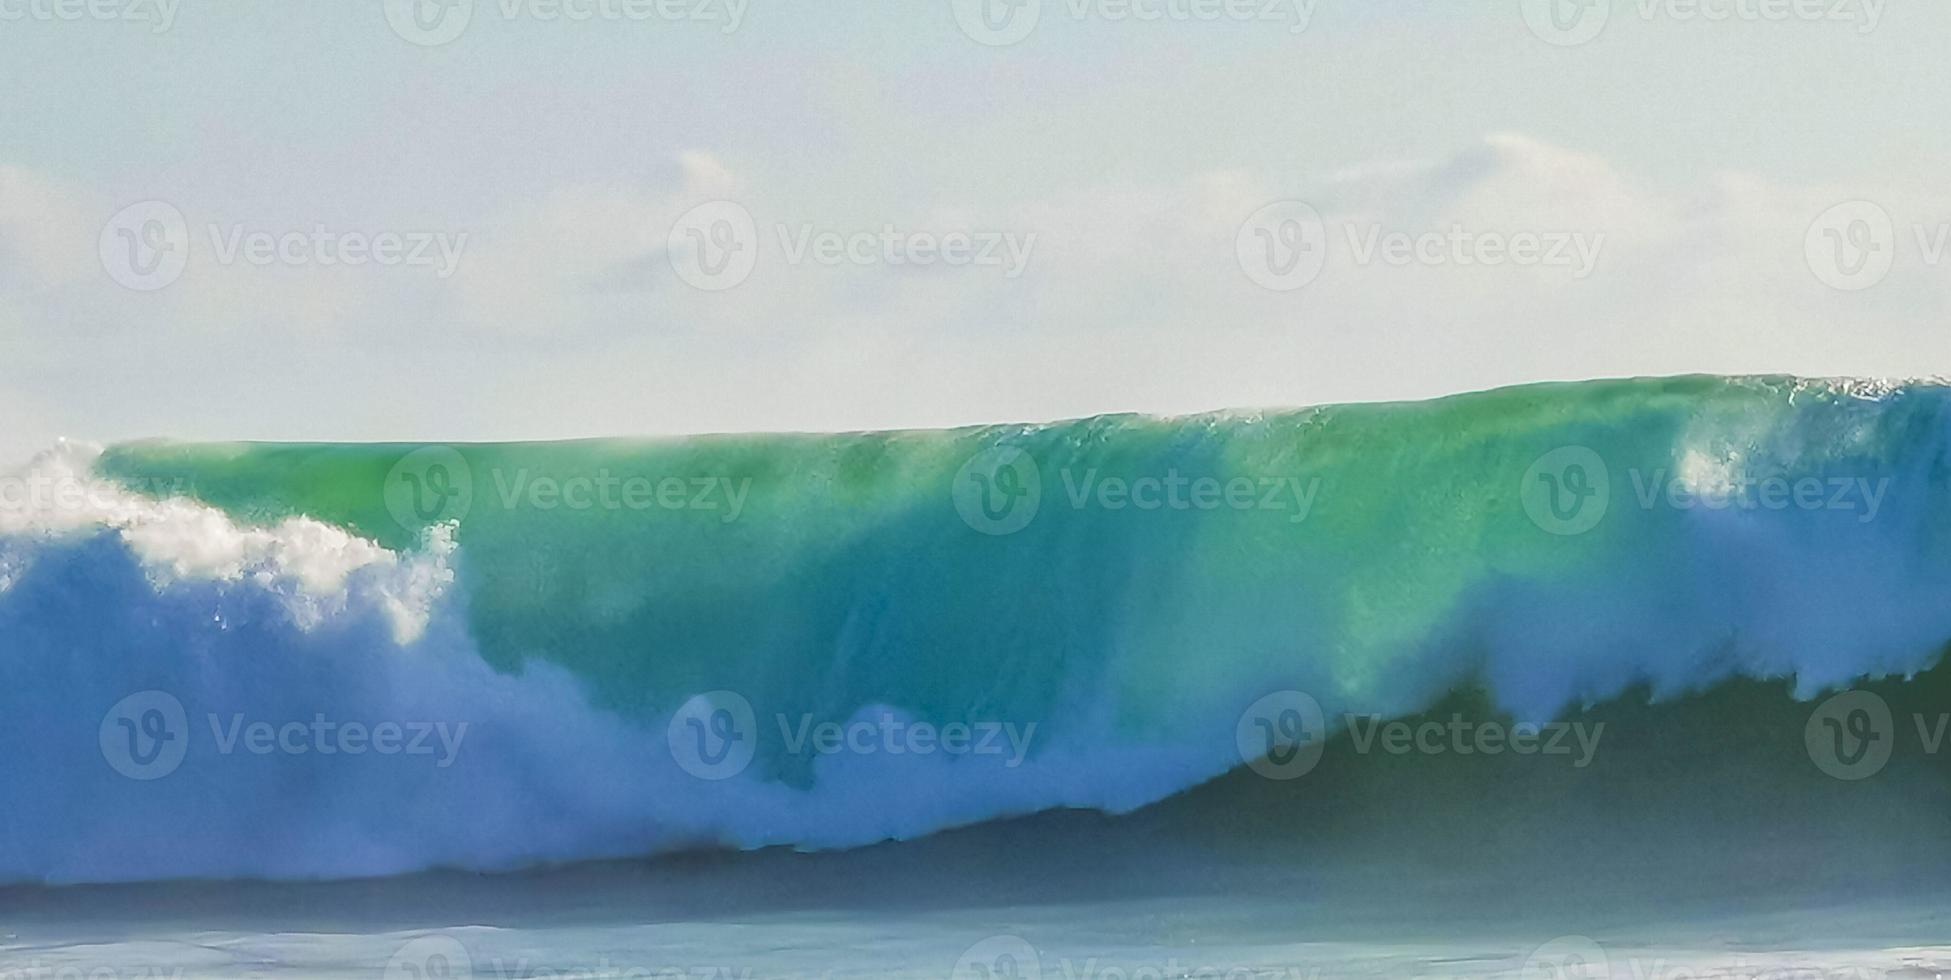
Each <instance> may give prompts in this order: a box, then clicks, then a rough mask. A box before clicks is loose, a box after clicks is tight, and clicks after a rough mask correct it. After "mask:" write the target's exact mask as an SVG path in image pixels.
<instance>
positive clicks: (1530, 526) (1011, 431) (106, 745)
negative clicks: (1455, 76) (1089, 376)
mask: <svg viewBox="0 0 1951 980" xmlns="http://www.w3.org/2000/svg"><path fill="white" fill-rule="evenodd" d="M1945 406H1946V402H1945V389H1944V388H1943V387H1941V386H1938V385H1935V384H1927V383H1918V384H1873V383H1841V382H1809V381H1801V380H1796V379H1767V378H1762V379H1756V378H1745V379H1741V378H1737V379H1723V378H1705V377H1696V378H1678V379H1656V380H1641V381H1626V382H1592V383H1585V384H1573V385H1548V386H1535V387H1530V388H1521V389H1511V390H1505V391H1497V392H1488V393H1483V394H1479V395H1469V396H1459V397H1455V398H1450V399H1442V400H1438V401H1435V402H1427V403H1412V404H1401V405H1368V406H1340V407H1326V408H1314V409H1303V410H1293V411H1286V412H1261V413H1233V414H1222V415H1209V416H1195V417H1187V418H1176V419H1154V418H1143V417H1135V416H1117V417H1106V418H1098V419H1086V420H1080V421H1075V422H1063V423H1052V424H1046V425H1009V426H991V427H982V428H972V429H962V430H955V431H945V432H890V433H861V434H851V435H833V436H815V435H798V436H737V437H732V436H725V437H706V438H696V439H684V440H659V441H644V442H635V441H617V440H606V441H590V442H579V443H549V444H504V445H455V446H417V445H384V446H365V445H329V444H308V445H270V444H265V445H196V444H174V443H141V444H133V445H126V446H118V447H113V448H111V449H108V450H106V451H105V452H100V453H99V455H97V454H96V452H95V451H94V450H91V449H88V448H86V447H73V446H67V447H60V448H58V449H57V450H54V451H50V452H49V453H46V454H44V455H43V456H42V457H40V458H39V459H37V460H36V461H35V463H34V464H32V465H31V466H30V467H29V468H28V469H27V470H26V471H23V472H22V473H20V474H16V475H14V476H13V477H10V478H9V482H8V484H7V488H5V492H0V644H4V647H3V648H0V713H3V714H0V716H4V717H5V718H6V719H7V721H6V722H5V723H4V724H0V754H4V755H5V757H7V758H9V759H19V760H22V761H23V765H22V770H21V772H20V774H19V776H18V778H17V779H15V778H11V777H10V780H9V783H8V786H7V788H6V789H4V790H0V793H5V794H7V795H8V796H9V797H14V798H12V799H8V800H5V801H4V802H7V803H10V804H21V805H19V806H14V807H12V808H11V811H12V812H21V813H23V814H25V816H23V818H22V819H21V820H19V821H17V822H14V823H13V824H12V825H11V826H9V827H8V828H7V833H6V834H5V835H4V836H0V879H10V880H32V881H58V882H67V881H126V880H137V879H149V878H171V877H275V878H310V877H349V876H362V875H374V874H393V873H401V872H406V871H413V870H418V869H423V868H428V867H436V866H446V867H459V868H477V869H499V868H510V867H518V866H522V865H525V864H532V863H536V862H552V861H567V860H577V859H587V858H601V857H614V856H627V855H637V854H644V853H654V852H658V851H668V850H672V849H679V848H691V847H698V846H712V847H719V846H729V847H761V846H769V845H791V846H795V847H802V848H835V847H853V846H858V845H863V844H869V843H873V842H876V841H880V840H886V839H900V838H909V837H916V836H921V835H925V834H928V833H931V832H933V831H936V830H940V829H943V828H946V827H952V826H959V825H965V824H970V823H977V822H982V821H987V820H992V819H996V818H1000V817H1007V816H1013V815H1021V814H1027V813H1032V812H1036V811H1040V810H1047V809H1052V808H1090V809H1099V810H1104V811H1107V812H1112V813H1123V812H1127V811H1130V810H1133V809H1136V808H1138V807H1142V806H1145V805H1147V804H1150V803H1153V802H1156V801H1158V800H1161V799H1164V798H1166V797H1168V796H1171V795H1173V794H1175V793H1178V792H1180V791H1183V790H1185V789H1187V788H1189V787H1192V786H1195V785H1198V784H1200V783H1202V782H1205V781H1207V780H1210V779H1213V778H1214V777H1217V776H1220V775H1222V774H1225V773H1227V772H1228V771H1230V770H1233V769H1235V768H1239V767H1242V766H1250V767H1251V768H1250V770H1249V771H1260V772H1263V774H1265V773H1266V772H1267V771H1268V770H1269V766H1271V772H1272V774H1273V775H1275V776H1277V777H1279V778H1285V779H1292V780H1297V781H1298V782H1299V784H1300V785H1307V780H1309V779H1310V778H1313V777H1312V776H1311V775H1310V771H1309V770H1308V769H1307V768H1305V767H1297V766H1293V765H1291V764H1290V762H1289V761H1284V760H1292V759H1295V758H1302V757H1304V755H1305V753H1306V752H1307V751H1311V750H1312V747H1317V746H1319V745H1320V744H1321V743H1322V742H1323V741H1325V740H1327V739H1329V738H1331V737H1334V736H1337V735H1345V736H1352V735H1355V734H1359V733H1354V732H1346V731H1344V728H1345V727H1346V723H1345V722H1344V721H1342V720H1341V719H1346V718H1348V717H1351V716H1353V717H1370V716H1374V717H1377V718H1382V719H1388V718H1397V717H1402V716H1405V715H1409V714H1413V713H1414V712H1417V711H1420V710H1423V709H1426V708H1428V707H1430V706H1431V705H1433V704H1436V703H1438V702H1439V701H1441V699H1443V698H1444V697H1446V696H1448V695H1450V694H1451V693H1452V692H1456V691H1462V690H1476V689H1482V690H1483V691H1484V692H1486V694H1487V697H1488V699H1489V701H1488V705H1489V707H1488V708H1487V709H1486V710H1487V711H1491V712H1494V713H1496V714H1497V715H1498V716H1499V717H1503V718H1507V719H1509V720H1511V721H1512V722H1514V723H1527V724H1532V725H1536V724H1540V723H1547V722H1550V721H1552V720H1554V719H1559V718H1562V717H1564V715H1565V713H1566V712H1567V711H1575V710H1577V709H1579V708H1581V707H1582V706H1586V705H1592V704H1597V703H1600V702H1605V701H1610V700H1614V699H1617V698H1619V697H1621V696H1625V695H1628V694H1632V693H1634V692H1644V696H1647V697H1651V698H1652V699H1655V700H1660V701H1671V700H1674V699H1678V698H1682V697H1685V696H1687V695H1689V694H1691V693H1696V692H1701V691H1704V690H1707V689H1709V688H1711V687H1714V686H1716V685H1719V684H1722V683H1724V682H1726V681H1729V680H1732V679H1737V678H1753V679H1785V680H1788V681H1790V682H1791V683H1792V684H1793V689H1794V693H1795V694H1796V696H1798V697H1803V698H1809V697H1813V696H1815V695H1817V694H1819V693H1822V692H1824V691H1826V690H1830V689H1832V688H1836V687H1840V686H1843V685H1846V684H1849V683H1851V682H1853V681H1855V680H1857V679H1859V678H1865V677H1870V678H1876V677H1903V676H1908V675H1911V674H1915V673H1916V672H1918V671H1920V670H1923V669H1924V668H1926V667H1928V666H1929V665H1930V664H1932V663H1933V662H1935V659H1936V657H1937V654H1938V652H1939V650H1940V649H1941V647H1942V645H1943V644H1944V642H1945V641H1946V640H1947V639H1951V610H1947V609H1945V608H1944V607H1943V605H1942V603H1941V601H1939V600H1940V598H1941V596H1942V595H1943V594H1944V593H1945V586H1946V585H1947V584H1948V583H1951V568H1948V567H1947V560H1946V546H1945V534H1946V519H1945V518H1944V517H1943V516H1942V515H1944V514H1945V513H1946V508H1945V506H1944V504H1945V503H1946V500H1945V496H1946V485H1947V480H1946V465H1945V453H1944V449H1945V446H1946V432H1947V430H1946V426H1945ZM179 752H180V755H179ZM172 759H173V760H174V761H173V764H168V765H163V766H160V767H159V766H158V763H159V762H168V761H169V760H172ZM161 769H167V771H166V772H165V771H160V770H161ZM1297 770H1298V771H1297ZM131 773H134V774H135V775H134V776H132V775H131ZM143 777H148V778H143ZM131 815H140V818H139V819H132V816H131Z"/></svg>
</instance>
